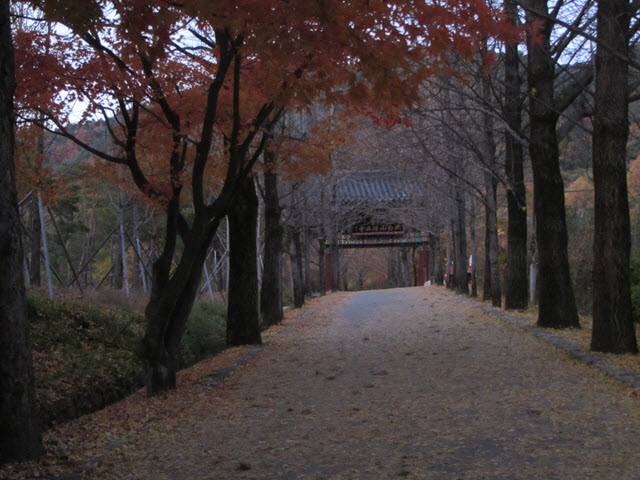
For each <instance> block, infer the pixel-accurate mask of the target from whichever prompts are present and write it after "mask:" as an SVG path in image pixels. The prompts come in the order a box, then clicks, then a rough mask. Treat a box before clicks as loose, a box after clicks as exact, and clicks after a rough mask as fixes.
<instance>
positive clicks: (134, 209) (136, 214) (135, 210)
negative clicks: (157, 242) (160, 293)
mask: <svg viewBox="0 0 640 480" xmlns="http://www.w3.org/2000/svg"><path fill="white" fill-rule="evenodd" d="M131 223H132V228H131V230H132V235H133V236H132V237H131V240H132V241H133V245H132V247H133V250H134V251H135V250H136V248H137V240H138V238H139V236H140V233H139V231H138V230H139V223H140V207H138V203H137V202H136V201H135V200H132V202H131ZM143 273H144V272H143V267H142V262H141V261H140V259H139V258H138V256H137V255H135V254H134V255H133V278H132V281H131V286H132V287H133V288H134V289H135V290H140V289H141V287H142V275H143Z"/></svg>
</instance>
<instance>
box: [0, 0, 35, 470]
mask: <svg viewBox="0 0 640 480" xmlns="http://www.w3.org/2000/svg"><path fill="white" fill-rule="evenodd" d="M14 88H15V71H14V57H13V43H12V38H11V21H10V16H9V2H8V1H7V0H2V1H1V2H0V463H3V462H5V461H10V460H24V459H29V458H34V457H36V456H38V455H39V454H40V453H41V452H42V444H41V440H40V428H39V422H38V420H37V418H36V417H35V414H34V405H35V393H34V386H33V365H32V360H31V347H30V344H29V327H28V320H27V304H26V300H25V288H24V271H23V250H22V240H21V236H20V217H19V215H20V214H19V211H18V199H17V193H16V183H15V182H16V179H15V166H14V160H13V155H14V112H13V91H14Z"/></svg>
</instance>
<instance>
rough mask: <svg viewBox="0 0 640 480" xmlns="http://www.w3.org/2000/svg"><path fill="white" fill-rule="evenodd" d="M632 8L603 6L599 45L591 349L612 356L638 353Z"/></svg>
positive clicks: (618, 2)
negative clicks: (631, 160) (632, 220)
mask: <svg viewBox="0 0 640 480" xmlns="http://www.w3.org/2000/svg"><path fill="white" fill-rule="evenodd" d="M630 10H631V7H630V4H629V2H628V1H627V0H601V1H600V2H598V14H597V19H598V42H599V43H598V47H597V52H596V93H595V116H594V117H593V183H594V187H595V231H594V246H593V259H594V267H593V292H594V298H593V331H592V336H591V349H592V350H597V351H601V352H613V353H628V352H630V353H637V352H638V345H637V341H636V334H635V327H634V324H633V318H632V310H631V293H630V279H629V255H630V250H631V229H630V224H629V199H628V196H627V195H628V194H627V176H626V175H627V171H626V153H627V149H626V145H627V138H628V135H629V119H628V118H629V114H628V106H627V105H628V104H627V102H628V90H627V85H628V83H627V80H628V76H629V67H628V65H627V63H626V62H625V61H624V58H626V57H627V55H628V51H629V48H628V30H629V19H630V14H631V12H630ZM603 45H606V48H603V47H602V46H603ZM609 49H613V52H612V51H610V50H609ZM616 53H617V54H618V55H620V56H621V57H622V58H619V57H618V56H616Z"/></svg>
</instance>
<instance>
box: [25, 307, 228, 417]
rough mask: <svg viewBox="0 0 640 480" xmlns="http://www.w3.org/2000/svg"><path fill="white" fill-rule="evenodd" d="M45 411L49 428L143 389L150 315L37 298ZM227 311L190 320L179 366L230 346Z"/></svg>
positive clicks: (35, 343) (33, 320)
mask: <svg viewBox="0 0 640 480" xmlns="http://www.w3.org/2000/svg"><path fill="white" fill-rule="evenodd" d="M27 303H28V316H29V324H30V338H31V345H32V350H33V359H34V376H35V387H36V399H37V405H38V409H39V413H40V417H41V419H42V422H43V425H44V426H45V427H49V426H51V425H52V424H54V423H56V422H62V421H66V420H69V419H71V418H74V417H77V416H79V415H82V414H84V413H88V412H91V411H94V410H97V409H100V408H102V407H104V406H106V405H108V404H109V403H112V402H114V401H117V400H119V399H121V398H123V397H124V396H126V395H127V394H129V393H131V392H132V391H135V390H136V389H137V388H139V387H140V386H142V383H143V377H142V361H141V358H140V355H139V353H140V351H141V342H142V338H143V336H144V331H145V320H144V316H143V315H141V314H139V313H135V312H133V311H131V310H129V309H123V308H110V307H106V306H104V305H97V304H95V303H89V302H84V301H68V300H49V299H48V298H43V297H40V296H35V295H29V296H28V299H27ZM225 318H226V308H225V307H224V306H222V305H221V304H215V305H212V304H209V303H198V304H196V305H195V306H194V308H193V311H192V314H191V316H190V317H189V320H188V321H187V324H186V327H185V331H184V335H183V338H182V341H181V344H180V352H179V358H178V365H179V367H180V368H185V367H188V366H190V365H193V364H194V363H196V362H198V361H200V360H202V359H204V358H207V357H210V356H212V355H214V354H216V353H217V352H219V351H220V350H222V349H224V347H225V330H226V322H225Z"/></svg>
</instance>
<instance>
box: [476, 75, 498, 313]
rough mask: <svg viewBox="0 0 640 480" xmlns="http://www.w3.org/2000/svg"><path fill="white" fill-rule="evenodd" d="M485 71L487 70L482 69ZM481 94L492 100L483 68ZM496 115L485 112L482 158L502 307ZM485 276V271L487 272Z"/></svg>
mask: <svg viewBox="0 0 640 480" xmlns="http://www.w3.org/2000/svg"><path fill="white" fill-rule="evenodd" d="M483 70H484V69H483ZM481 85H482V96H483V97H484V99H485V101H487V102H490V101H491V98H492V97H491V79H490V78H489V76H488V74H486V73H485V72H484V71H483V72H482V77H481ZM494 130H495V128H494V121H493V116H492V115H491V114H490V113H489V112H488V111H487V112H484V113H483V114H482V147H481V148H482V157H483V160H484V162H485V165H486V169H487V171H486V172H485V179H484V185H485V191H486V193H485V208H486V220H487V225H486V230H487V247H488V251H487V252H488V253H487V258H488V259H489V276H490V287H491V288H490V290H491V305H493V306H494V307H499V306H501V305H502V289H501V282H500V266H499V264H498V250H499V245H498V202H497V189H498V182H497V179H496V178H495V175H494V172H495V171H496V141H495V138H494ZM485 278H486V273H485ZM486 296H487V285H486V284H485V298H486Z"/></svg>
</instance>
